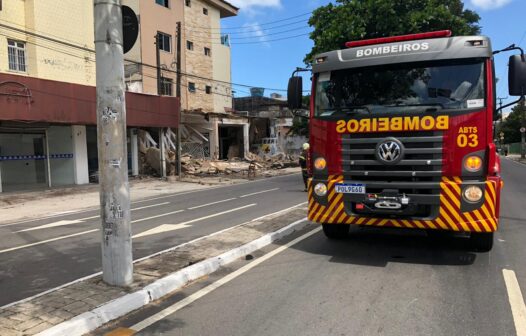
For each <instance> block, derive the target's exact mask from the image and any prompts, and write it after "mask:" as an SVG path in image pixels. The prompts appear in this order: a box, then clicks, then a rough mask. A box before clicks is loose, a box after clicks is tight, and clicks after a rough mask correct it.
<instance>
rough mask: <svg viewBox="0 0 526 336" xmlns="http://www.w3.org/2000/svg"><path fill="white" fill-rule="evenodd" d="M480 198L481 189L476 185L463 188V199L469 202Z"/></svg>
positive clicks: (475, 201) (474, 201)
mask: <svg viewBox="0 0 526 336" xmlns="http://www.w3.org/2000/svg"><path fill="white" fill-rule="evenodd" d="M481 198H482V189H480V187H478V186H471V187H467V188H466V189H465V190H464V199H465V200H466V201H468V202H471V203H477V202H478V201H480V199H481Z"/></svg>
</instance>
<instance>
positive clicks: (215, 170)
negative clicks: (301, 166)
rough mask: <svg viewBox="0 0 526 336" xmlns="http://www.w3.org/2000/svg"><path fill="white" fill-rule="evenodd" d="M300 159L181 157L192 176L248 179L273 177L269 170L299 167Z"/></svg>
mask: <svg viewBox="0 0 526 336" xmlns="http://www.w3.org/2000/svg"><path fill="white" fill-rule="evenodd" d="M297 166H298V159H297V158H296V157H294V156H290V155H285V154H280V155H274V156H272V157H270V156H269V157H260V156H258V155H256V154H253V153H249V155H247V157H246V158H244V159H239V158H232V159H231V160H228V161H219V160H203V159H194V158H192V157H191V156H190V155H188V154H183V155H182V157H181V167H182V171H183V173H185V174H186V175H192V176H202V175H242V176H244V175H246V176H248V177H255V176H256V175H260V176H271V175H273V174H272V173H268V171H269V170H275V169H283V168H288V167H297Z"/></svg>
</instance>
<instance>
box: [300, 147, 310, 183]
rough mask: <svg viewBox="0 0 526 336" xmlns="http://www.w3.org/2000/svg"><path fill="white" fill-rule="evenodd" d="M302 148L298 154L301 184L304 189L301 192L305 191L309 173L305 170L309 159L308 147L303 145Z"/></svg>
mask: <svg viewBox="0 0 526 336" xmlns="http://www.w3.org/2000/svg"><path fill="white" fill-rule="evenodd" d="M302 148H303V149H302V151H301V154H300V167H301V175H302V177H303V184H304V185H305V189H304V190H303V191H307V182H308V180H309V172H308V170H307V160H308V158H309V148H310V145H309V144H308V143H304V144H303V147H302Z"/></svg>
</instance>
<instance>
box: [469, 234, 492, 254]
mask: <svg viewBox="0 0 526 336" xmlns="http://www.w3.org/2000/svg"><path fill="white" fill-rule="evenodd" d="M469 240H470V243H471V247H472V248H473V249H474V250H476V251H479V252H488V251H491V249H492V248H493V232H489V233H488V232H476V233H475V232H472V233H471V236H470V238H469Z"/></svg>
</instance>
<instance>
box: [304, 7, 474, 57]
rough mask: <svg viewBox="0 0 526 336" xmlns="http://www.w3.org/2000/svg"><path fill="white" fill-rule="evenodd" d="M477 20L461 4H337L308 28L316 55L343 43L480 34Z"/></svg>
mask: <svg viewBox="0 0 526 336" xmlns="http://www.w3.org/2000/svg"><path fill="white" fill-rule="evenodd" d="M479 20H480V16H479V15H478V14H477V13H476V12H474V11H471V10H469V9H464V3H463V2H462V0H336V4H332V3H330V4H328V5H327V6H322V7H319V8H318V9H316V10H315V11H314V12H313V14H312V16H311V18H310V19H309V25H310V26H312V27H314V31H313V32H312V33H311V34H310V38H311V39H312V40H313V41H314V47H313V48H312V50H311V52H310V53H309V54H307V56H306V57H305V59H304V61H305V63H307V64H309V63H311V61H312V59H313V58H314V56H315V55H316V54H319V53H322V52H326V51H330V50H336V49H342V48H344V47H345V42H347V41H353V40H363V39H369V38H378V37H387V36H396V35H405V34H414V33H421V32H428V31H436V30H443V29H450V30H451V31H452V32H453V35H476V34H479V33H480V26H479V25H478V22H479Z"/></svg>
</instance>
